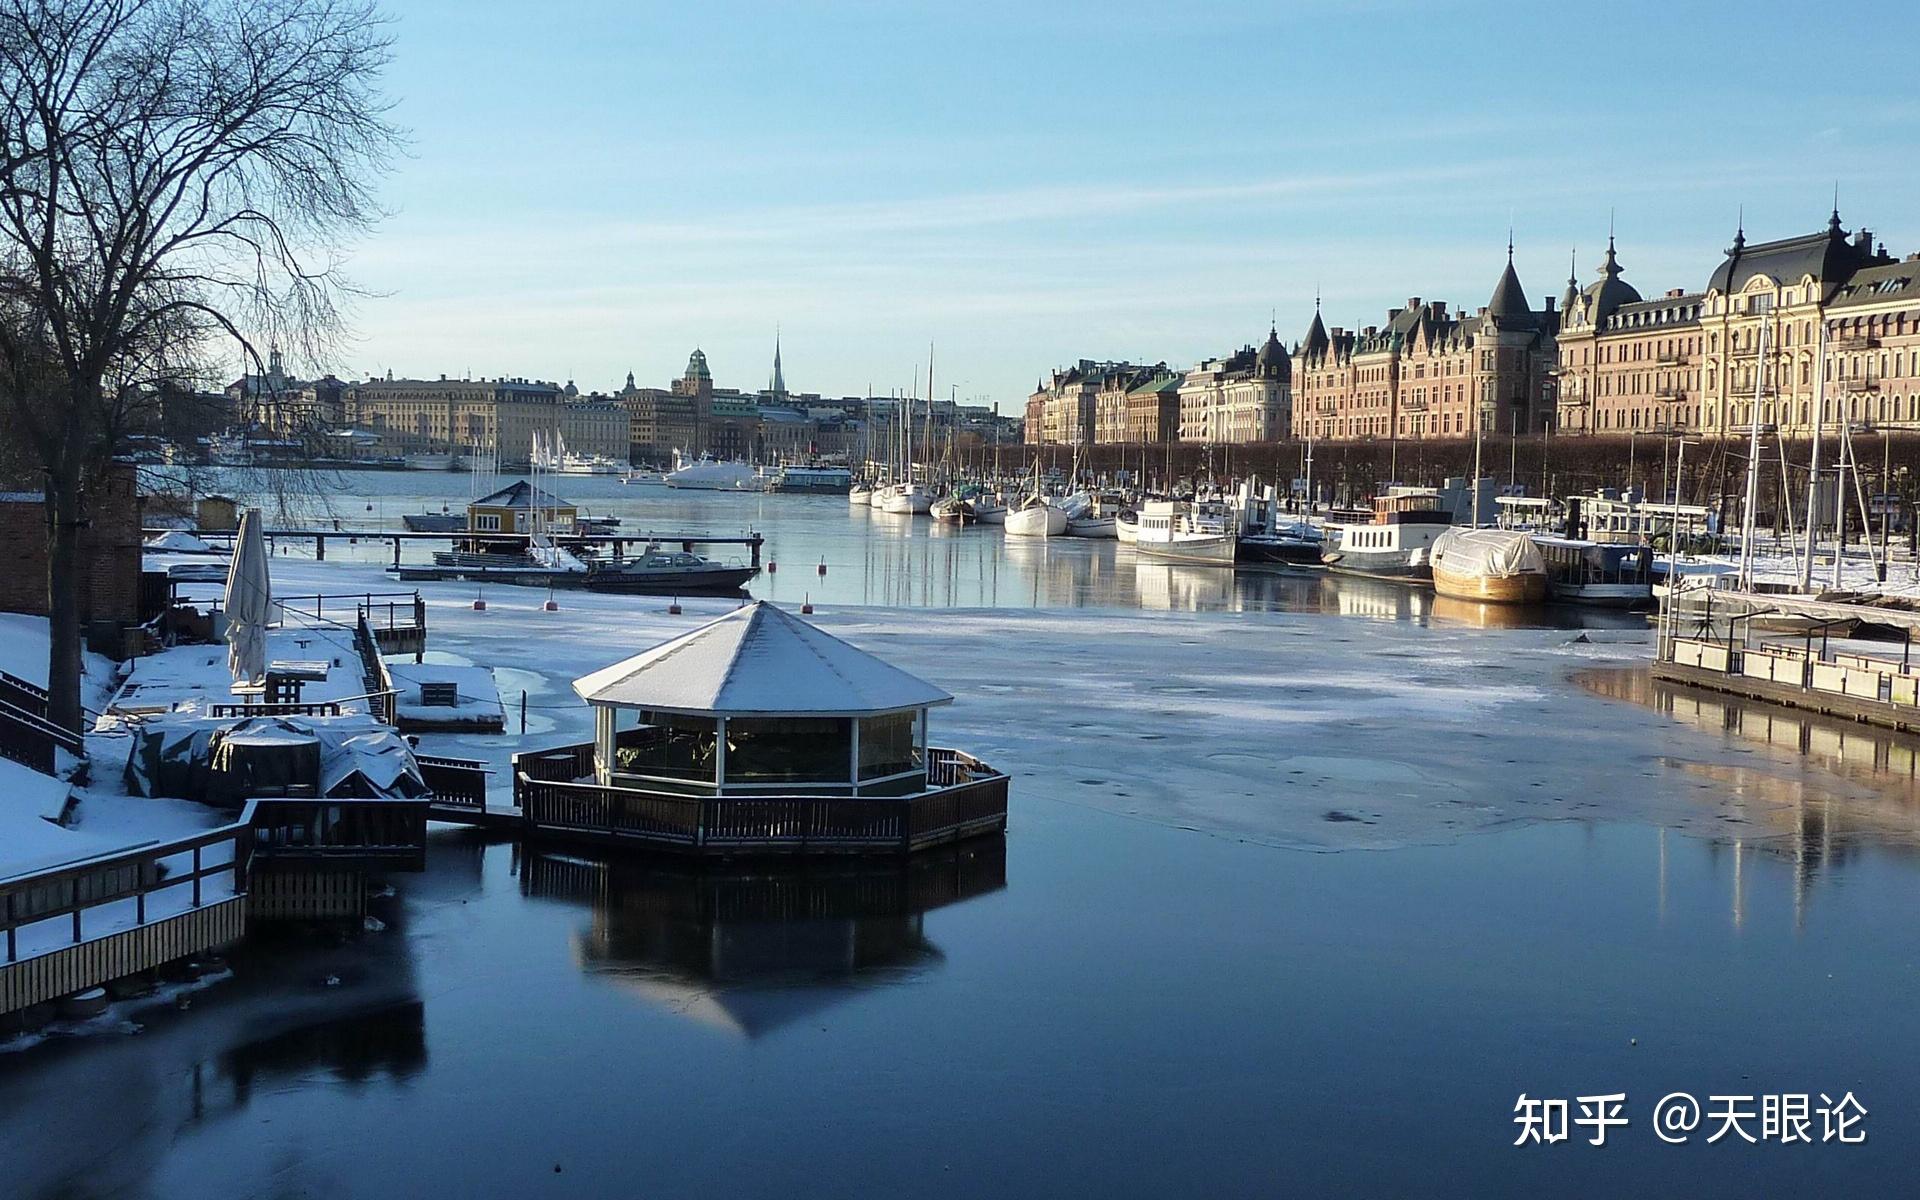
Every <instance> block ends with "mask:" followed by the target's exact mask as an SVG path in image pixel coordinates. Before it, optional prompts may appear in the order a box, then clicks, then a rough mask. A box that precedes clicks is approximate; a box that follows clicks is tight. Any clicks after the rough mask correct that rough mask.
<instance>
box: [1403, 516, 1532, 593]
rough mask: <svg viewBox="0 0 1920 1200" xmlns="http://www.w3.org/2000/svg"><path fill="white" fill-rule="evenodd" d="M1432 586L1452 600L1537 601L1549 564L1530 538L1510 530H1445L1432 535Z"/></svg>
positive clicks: (1517, 531)
mask: <svg viewBox="0 0 1920 1200" xmlns="http://www.w3.org/2000/svg"><path fill="white" fill-rule="evenodd" d="M1431 562H1432V566H1433V590H1434V591H1435V592H1437V593H1439V594H1440V595H1442V596H1451V597H1453V598H1454V599H1456V600H1479V601H1482V602H1485V603H1490V604H1538V603H1540V602H1541V601H1542V600H1545V599H1546V598H1547V568H1546V563H1545V561H1544V560H1542V559H1541V557H1540V548H1539V547H1538V546H1536V545H1534V544H1533V539H1532V538H1531V537H1528V536H1527V535H1526V534H1525V533H1522V532H1520V531H1519V530H1514V529H1467V528H1460V527H1455V528H1449V529H1447V530H1446V531H1445V532H1444V533H1442V534H1441V535H1440V536H1439V537H1438V538H1436V539H1434V543H1433V552H1432V555H1431Z"/></svg>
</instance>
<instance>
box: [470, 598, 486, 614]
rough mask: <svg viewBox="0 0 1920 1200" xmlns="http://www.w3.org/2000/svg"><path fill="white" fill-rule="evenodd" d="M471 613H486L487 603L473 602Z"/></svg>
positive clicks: (483, 601)
mask: <svg viewBox="0 0 1920 1200" xmlns="http://www.w3.org/2000/svg"><path fill="white" fill-rule="evenodd" d="M473 611H475V612H485V611H487V602H486V601H485V600H475V601H474V602H473Z"/></svg>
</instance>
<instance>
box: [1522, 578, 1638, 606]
mask: <svg viewBox="0 0 1920 1200" xmlns="http://www.w3.org/2000/svg"><path fill="white" fill-rule="evenodd" d="M1547 596H1548V598H1550V599H1551V600H1553V601H1554V602H1555V603H1557V604H1584V605H1588V606H1590V607H1593V608H1643V607H1645V606H1647V605H1649V604H1652V603H1653V585H1652V584H1650V583H1565V584H1561V583H1552V582H1549V583H1548V584H1547Z"/></svg>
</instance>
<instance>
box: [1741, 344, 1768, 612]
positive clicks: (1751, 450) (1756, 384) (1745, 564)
mask: <svg viewBox="0 0 1920 1200" xmlns="http://www.w3.org/2000/svg"><path fill="white" fill-rule="evenodd" d="M1772 329H1773V317H1772V314H1771V313H1769V314H1768V316H1767V320H1766V321H1764V322H1763V323H1762V324H1761V326H1760V365H1759V369H1758V370H1757V371H1755V372H1754V377H1753V408H1752V410H1751V411H1749V412H1748V413H1747V499H1746V504H1745V506H1744V509H1743V511H1742V514H1741V518H1740V590H1742V591H1752V590H1753V549H1754V547H1753V521H1754V505H1755V503H1756V502H1757V501H1758V499H1759V491H1760V470H1759V467H1760V397H1761V396H1763V395H1765V394H1766V390H1767V343H1768V336H1767V335H1768V334H1769V333H1770V332H1772Z"/></svg>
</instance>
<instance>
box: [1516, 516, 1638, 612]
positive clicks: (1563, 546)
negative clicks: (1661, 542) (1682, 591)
mask: <svg viewBox="0 0 1920 1200" xmlns="http://www.w3.org/2000/svg"><path fill="white" fill-rule="evenodd" d="M1533 544H1534V545H1536V546H1538V547H1539V548H1540V557H1541V559H1542V560H1543V561H1544V562H1545V564H1546V568H1547V595H1548V596H1549V597H1551V598H1552V599H1554V600H1556V601H1559V602H1560V603H1563V604H1592V605H1598V606H1602V607H1606V608H1638V607H1641V606H1643V605H1648V604H1651V603H1653V547H1651V546H1647V545H1632V544H1626V543H1607V542H1593V541H1587V540H1585V539H1583V538H1564V537H1551V536H1547V535H1544V534H1535V535H1533Z"/></svg>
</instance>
